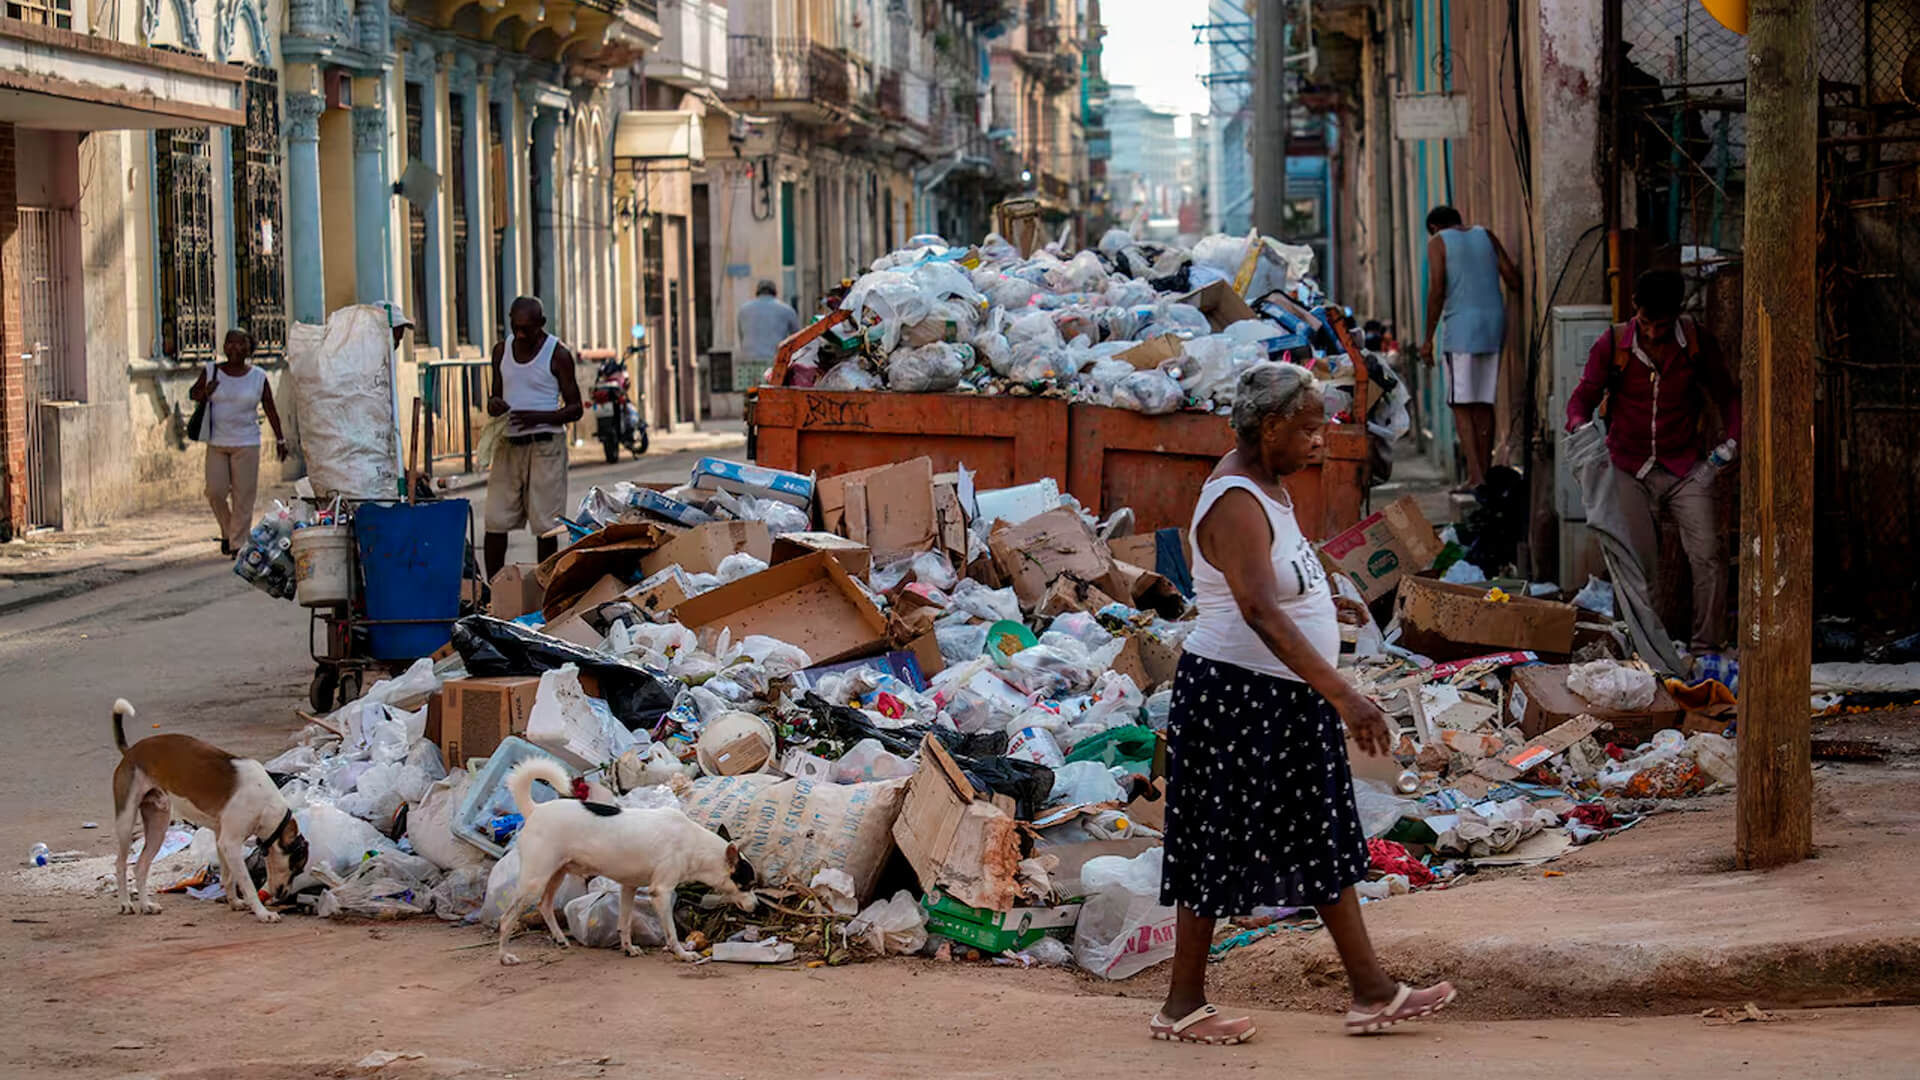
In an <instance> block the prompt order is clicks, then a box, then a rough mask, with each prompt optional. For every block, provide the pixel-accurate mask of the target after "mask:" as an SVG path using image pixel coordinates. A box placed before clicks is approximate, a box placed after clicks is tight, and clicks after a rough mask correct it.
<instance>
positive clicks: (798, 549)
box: [768, 532, 873, 578]
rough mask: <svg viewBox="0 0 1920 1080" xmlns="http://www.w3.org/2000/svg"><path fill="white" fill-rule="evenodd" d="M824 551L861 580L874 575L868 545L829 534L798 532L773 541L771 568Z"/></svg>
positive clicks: (871, 553) (870, 551)
mask: <svg viewBox="0 0 1920 1080" xmlns="http://www.w3.org/2000/svg"><path fill="white" fill-rule="evenodd" d="M816 551H824V552H826V553H828V554H829V555H832V556H833V557H834V560H835V561H836V562H838V563H839V564H840V565H841V566H844V567H846V568H847V573H849V574H851V575H853V576H854V577H857V578H864V577H866V576H867V575H868V574H870V573H872V572H873V551H872V549H870V548H868V547H867V545H865V544H861V543H856V542H854V541H852V540H849V539H847V538H846V537H844V536H835V535H834V534H832V533H828V532H797V533H788V534H786V535H785V536H776V537H774V538H773V558H771V559H769V560H768V561H769V562H771V563H773V564H774V565H776V566H777V565H779V564H780V563H783V562H788V561H791V560H793V559H798V558H802V557H804V556H807V555H811V554H813V553H814V552H816Z"/></svg>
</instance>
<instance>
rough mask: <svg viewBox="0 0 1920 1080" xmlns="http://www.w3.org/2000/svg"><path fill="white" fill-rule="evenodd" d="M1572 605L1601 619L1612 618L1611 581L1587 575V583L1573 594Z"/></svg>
mask: <svg viewBox="0 0 1920 1080" xmlns="http://www.w3.org/2000/svg"><path fill="white" fill-rule="evenodd" d="M1573 606H1574V607H1577V608H1579V609H1580V610H1582V611H1591V612H1593V613H1594V614H1595V615H1598V616H1600V617H1601V618H1603V619H1611V618H1613V583H1612V582H1610V581H1601V580H1600V579H1599V578H1597V577H1594V576H1593V575H1591V574H1589V575H1587V583H1586V584H1585V585H1582V586H1581V587H1580V591H1579V592H1577V593H1574V594H1573Z"/></svg>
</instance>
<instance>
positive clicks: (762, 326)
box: [734, 281, 800, 377]
mask: <svg viewBox="0 0 1920 1080" xmlns="http://www.w3.org/2000/svg"><path fill="white" fill-rule="evenodd" d="M753 292H754V296H753V299H751V300H749V301H747V302H746V303H744V304H741V305H740V310H739V312H737V313H736V314H735V316H734V329H735V330H737V331H738V332H739V339H740V360H741V364H740V366H741V368H742V369H744V370H746V371H749V372H753V373H754V374H755V375H756V377H757V376H758V374H759V373H760V372H763V371H765V370H766V369H768V368H770V367H772V366H773V356H774V353H776V352H778V351H779V350H780V343H781V342H782V341H785V340H786V339H788V338H789V337H792V336H793V335H794V334H796V333H798V332H799V330H800V316H799V314H798V313H797V312H795V311H794V310H793V308H792V307H790V306H788V304H787V303H786V301H784V300H782V299H780V294H779V290H777V289H775V288H774V287H773V282H771V281H762V282H761V283H760V284H759V286H758V287H757V288H755V289H754V291H753Z"/></svg>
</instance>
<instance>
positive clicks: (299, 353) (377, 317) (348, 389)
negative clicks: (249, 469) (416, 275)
mask: <svg viewBox="0 0 1920 1080" xmlns="http://www.w3.org/2000/svg"><path fill="white" fill-rule="evenodd" d="M407 322H408V320H407V318H406V316H404V315H402V314H400V313H399V311H397V310H396V309H394V308H392V307H391V306H389V305H385V304H356V305H354V306H353V307H344V308H341V309H340V310H338V311H336V312H334V313H333V314H332V315H329V316H327V324H326V326H325V327H318V326H313V325H311V324H306V323H295V324H294V325H292V326H290V327H288V328H287V373H288V375H289V376H290V377H291V378H292V380H293V390H294V394H295V396H296V398H297V399H298V402H299V404H298V406H297V407H298V409H299V411H300V443H301V450H302V451H303V453H304V454H305V456H306V459H307V476H308V477H309V479H311V480H312V482H313V490H314V492H315V493H316V494H320V495H332V494H339V495H345V496H347V497H348V498H361V499H387V498H392V497H393V496H394V495H395V494H396V493H397V492H398V491H399V490H400V465H399V462H400V447H399V443H398V441H397V440H398V429H397V428H396V427H395V424H394V383H393V378H394V375H393V328H394V326H396V325H405V324H407Z"/></svg>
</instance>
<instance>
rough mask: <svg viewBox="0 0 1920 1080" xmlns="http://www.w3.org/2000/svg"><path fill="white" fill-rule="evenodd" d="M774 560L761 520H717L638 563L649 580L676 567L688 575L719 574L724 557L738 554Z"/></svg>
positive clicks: (765, 527)
mask: <svg viewBox="0 0 1920 1080" xmlns="http://www.w3.org/2000/svg"><path fill="white" fill-rule="evenodd" d="M742 551H744V552H746V553H747V554H749V555H751V556H753V557H754V558H756V559H759V560H760V561H761V562H767V563H770V562H772V561H773V538H772V536H770V535H769V534H768V532H767V523H766V522H764V521H716V522H713V523H711V524H707V525H701V526H699V527H697V528H693V529H688V530H687V531H686V532H683V533H681V534H680V535H679V536H676V537H674V538H673V539H671V540H668V541H665V542H664V543H662V544H661V545H660V546H659V547H658V548H657V549H656V550H654V551H652V552H651V553H649V554H648V555H647V556H646V557H645V558H643V559H641V560H640V572H641V573H642V574H645V575H647V576H648V577H652V576H653V575H654V574H657V573H659V572H660V571H662V570H665V569H666V568H667V567H669V566H678V567H679V568H680V569H682V570H685V571H686V572H687V573H689V574H712V573H717V572H719V569H720V563H721V561H722V560H724V559H725V558H726V557H727V556H729V555H733V554H737V553H739V552H742Z"/></svg>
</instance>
